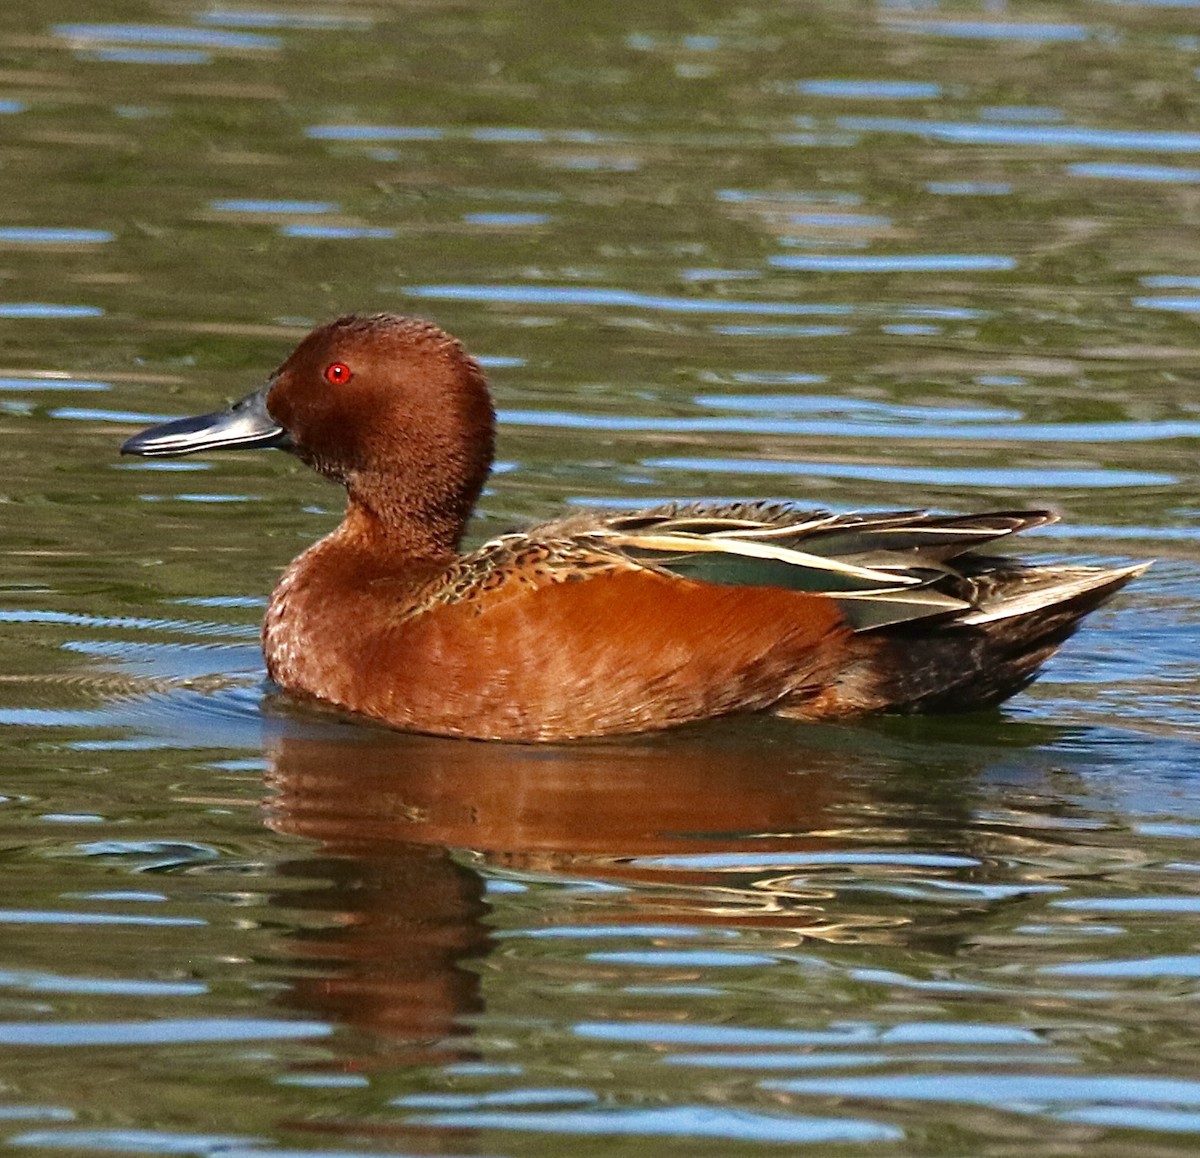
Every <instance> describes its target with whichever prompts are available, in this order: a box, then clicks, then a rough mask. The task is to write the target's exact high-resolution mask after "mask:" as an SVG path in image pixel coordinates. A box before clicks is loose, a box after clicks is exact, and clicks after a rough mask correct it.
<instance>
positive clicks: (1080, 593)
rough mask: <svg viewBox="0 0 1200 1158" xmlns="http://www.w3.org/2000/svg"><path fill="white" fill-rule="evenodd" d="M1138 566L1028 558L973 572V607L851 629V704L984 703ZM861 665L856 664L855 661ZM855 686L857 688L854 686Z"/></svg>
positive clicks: (1029, 673)
mask: <svg viewBox="0 0 1200 1158" xmlns="http://www.w3.org/2000/svg"><path fill="white" fill-rule="evenodd" d="M1147 566H1148V564H1143V565H1139V566H1135V567H1123V568H1119V569H1117V568H1113V569H1101V568H1096V567H1029V568H1018V569H1012V570H1007V569H1006V570H997V571H991V572H989V573H988V574H986V575H980V576H977V577H976V578H975V582H976V585H977V593H978V594H977V598H978V601H977V605H976V609H975V610H973V611H971V612H969V613H967V614H966V615H961V616H955V617H954V618H952V619H950V620H948V621H944V622H943V623H941V624H930V623H929V622H928V621H926V622H925V623H920V622H918V623H914V624H904V625H898V626H897V627H895V628H890V629H884V630H883V631H878V632H875V633H871V634H865V635H861V636H859V637H858V638H859V639H860V640H861V641H862V643H863V645H864V646H865V647H866V648H867V649H868V651H869V654H870V658H869V659H868V661H867V665H868V670H869V671H870V673H871V675H873V676H874V679H873V680H868V679H864V678H862V676H861V674H860V676H859V678H856V679H855V680H854V681H853V682H854V684H855V685H856V686H855V687H853V688H852V687H849V686H847V687H846V688H845V689H844V691H845V694H846V696H847V699H848V700H849V701H850V703H848V705H847V706H848V707H849V708H850V709H851V710H854V706H855V705H854V704H853V701H854V700H856V699H860V698H861V697H863V695H864V693H867V687H868V686H870V685H873V686H870V693H867V694H870V695H873V698H874V703H870V704H866V703H864V704H862V707H859V708H858V710H863V708H866V710H872V711H888V712H953V711H972V710H975V709H979V708H989V707H993V706H994V705H996V704H998V703H1001V702H1002V701H1003V700H1006V699H1008V697H1009V696H1011V695H1014V694H1015V693H1016V692H1019V691H1020V690H1021V689H1022V688H1023V687H1025V686H1026V685H1028V684H1029V683H1031V682H1032V681H1033V680H1034V679H1035V678H1036V677H1037V674H1038V671H1039V670H1040V668H1041V666H1042V665H1043V664H1044V663H1045V662H1046V660H1048V659H1049V658H1050V656H1052V655H1053V654H1054V653H1055V652H1056V651H1057V650H1058V649H1059V647H1061V646H1062V644H1063V642H1064V641H1065V640H1066V639H1068V638H1069V637H1070V636H1071V635H1072V634H1073V633H1074V632H1075V629H1076V628H1077V627H1078V626H1079V623H1080V621H1081V620H1082V619H1083V617H1084V616H1085V615H1087V614H1088V612H1090V611H1094V610H1095V609H1096V608H1097V607H1099V606H1100V605H1101V604H1102V603H1104V602H1105V601H1107V600H1108V599H1110V598H1111V597H1112V596H1113V595H1115V594H1116V593H1117V592H1118V591H1120V589H1121V588H1122V587H1124V586H1125V584H1126V583H1128V582H1129V581H1130V580H1131V579H1133V578H1134V577H1135V576H1137V575H1140V574H1141V573H1142V572H1143V571H1144V570H1145V569H1146V567H1147ZM860 670H861V669H860ZM856 693H857V695H856Z"/></svg>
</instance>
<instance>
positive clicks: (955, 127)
mask: <svg viewBox="0 0 1200 1158" xmlns="http://www.w3.org/2000/svg"><path fill="white" fill-rule="evenodd" d="M837 123H838V125H839V126H841V127H842V128H845V129H852V130H854V131H856V132H860V133H901V134H911V135H915V136H919V137H929V138H931V139H933V140H935V141H948V142H955V143H959V144H969V145H1035V146H1038V147H1052V148H1072V147H1076V146H1083V147H1085V148H1093V149H1128V150H1131V151H1135V152H1151V153H1200V133H1179V132H1164V131H1157V132H1155V131H1151V130H1149V129H1091V128H1084V127H1076V126H1069V125H998V124H971V123H969V122H960V121H921V120H912V119H909V118H906V117H839V118H838V122H837Z"/></svg>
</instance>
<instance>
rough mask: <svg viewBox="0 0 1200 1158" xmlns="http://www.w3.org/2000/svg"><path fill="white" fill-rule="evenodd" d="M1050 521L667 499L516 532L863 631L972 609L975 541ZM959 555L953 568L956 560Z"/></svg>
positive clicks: (1042, 515)
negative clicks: (725, 587)
mask: <svg viewBox="0 0 1200 1158" xmlns="http://www.w3.org/2000/svg"><path fill="white" fill-rule="evenodd" d="M1055 517H1056V516H1054V515H1053V514H1051V513H1050V512H1049V511H1041V510H1029V511H990V512H987V513H984V514H978V515H939V514H933V513H930V512H928V511H920V510H911V511H886V512H873V513H857V512H855V513H850V514H834V513H831V512H829V511H825V510H806V509H803V508H798V507H795V506H792V505H790V504H787V503H725V504H708V503H703V504H687V505H675V504H673V505H670V506H664V507H658V508H654V509H651V510H645V511H637V512H633V513H623V512H621V513H606V514H588V515H579V516H574V517H572V518H570V519H564V520H560V521H558V522H555V523H546V524H543V525H542V526H539V527H536V528H534V529H533V530H531V531H530V532H528V533H527V535H526V536H523V538H525V539H526V540H527V541H538V542H542V543H546V544H554V543H557V544H562V545H563V546H565V545H567V544H570V545H571V548H572V550H571V552H563V550H562V547H560V548H559V554H560V556H561V555H564V554H567V553H570V554H573V553H576V552H582V554H583V556H584V557H585V558H586V557H592V558H595V559H596V560H597V561H599V559H600V558H603V559H604V560H606V562H607V563H608V565H610V566H613V565H624V566H629V565H636V566H641V567H645V568H648V569H652V570H655V571H659V572H668V573H670V574H674V575H677V576H679V577H681V578H687V579H693V580H696V581H699V582H707V583H721V584H732V585H735V586H751V587H782V588H786V589H788V590H792V591H806V592H810V593H814V594H822V595H826V596H828V597H830V598H831V599H834V600H835V601H836V602H837V603H838V604H839V606H840V607H841V608H842V611H843V614H844V615H845V616H846V618H847V620H849V622H850V623H851V624H852V626H853V627H854V628H855V629H856V630H858V631H867V630H871V629H874V628H881V627H888V626H892V625H894V624H899V623H904V622H908V621H910V620H916V619H927V618H930V617H951V618H957V617H960V616H965V615H969V614H972V613H975V612H978V611H979V610H980V605H979V602H978V599H977V587H978V590H979V593H982V592H983V590H984V588H985V587H987V584H986V583H984V584H977V583H976V582H975V579H974V574H975V573H978V572H980V567H979V565H978V563H979V560H978V558H977V556H976V555H975V553H976V552H977V550H978V548H980V547H982V546H985V545H986V544H989V543H992V542H994V541H996V540H998V539H1002V538H1004V537H1006V536H1008V535H1013V534H1017V533H1018V532H1020V531H1024V530H1028V529H1029V528H1031V527H1038V526H1043V525H1045V524H1046V523H1051V522H1053V521H1054V520H1055ZM500 541H501V540H497V541H495V542H497V543H498V542H500ZM965 560H970V562H968V563H967V565H966V567H965V569H964V568H963V567H962V566H960V565H956V564H959V563H960V561H965ZM564 561H565V560H564ZM998 565H1000V566H1007V567H1013V566H1020V565H1019V564H1013V563H1011V562H1010V561H1008V560H1003V561H998ZM984 570H986V568H985V569H984ZM1076 570H1078V569H1076ZM994 586H995V584H992V587H994Z"/></svg>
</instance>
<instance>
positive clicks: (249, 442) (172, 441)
mask: <svg viewBox="0 0 1200 1158" xmlns="http://www.w3.org/2000/svg"><path fill="white" fill-rule="evenodd" d="M270 387H271V384H270V383H267V385H266V386H264V387H263V388H262V389H261V390H255V391H254V393H253V394H247V395H246V397H245V398H241V399H239V400H238V401H237V402H234V403H233V404H232V405H231V406H228V407H226V408H225V409H224V410H217V411H214V412H213V413H212V414H199V415H197V416H196V417H194V418H176V419H174V420H173V421H171V422H162V423H159V425H158V426H151V427H150V428H149V429H148V430H143V431H142V432H141V433H140V434H135V435H134V436H133V437H132V438H130V439H127V440H126V441H125V442H124V443H123V444H122V446H121V453H122V454H140V455H142V457H144V458H173V457H176V456H178V455H181V454H195V453H196V452H197V451H200V450H257V449H259V448H263V447H277V448H279V449H280V450H289V449H290V448H291V445H292V443H291V437H290V436H289V434H288V432H287V431H286V430H285V429H284V428H283V427H282V426H281V425H280V424H279V423H278V422H276V421H275V419H274V418H272V417H271V415H270V413H269V412H268V410H267V391H268V390H269V389H270Z"/></svg>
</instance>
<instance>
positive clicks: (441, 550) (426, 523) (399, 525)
mask: <svg viewBox="0 0 1200 1158" xmlns="http://www.w3.org/2000/svg"><path fill="white" fill-rule="evenodd" d="M465 523H466V520H465V518H464V517H463V516H462V515H460V514H458V513H457V512H444V511H437V510H428V509H424V510H412V509H403V508H401V509H396V508H395V507H394V506H393V505H392V504H386V503H385V504H379V505H376V504H374V503H371V502H367V501H363V499H362V498H361V497H359V496H357V495H356V494H355V493H354V492H353V491H351V492H350V499H349V502H348V503H347V505H346V514H345V516H344V518H343V519H342V524H341V526H340V527H339V528H338V537H339V538H340V539H342V540H343V541H351V542H354V543H355V544H356V545H357V546H359V547H360V548H361V549H364V550H367V551H369V552H370V553H371V554H373V555H376V556H386V557H388V558H392V559H405V560H410V559H411V560H431V561H443V560H449V559H452V558H454V556H455V555H457V554H458V544H459V540H460V539H461V538H462V535H463V530H464V527H465Z"/></svg>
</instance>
